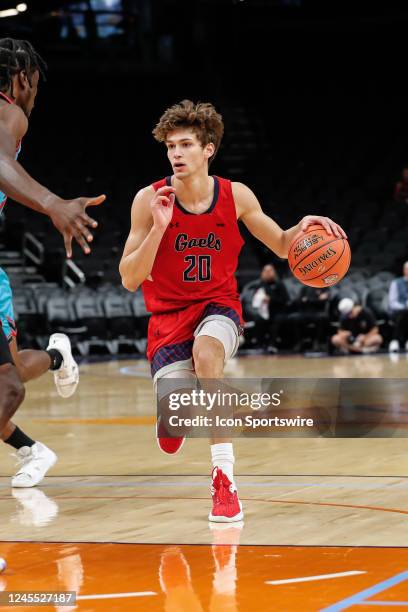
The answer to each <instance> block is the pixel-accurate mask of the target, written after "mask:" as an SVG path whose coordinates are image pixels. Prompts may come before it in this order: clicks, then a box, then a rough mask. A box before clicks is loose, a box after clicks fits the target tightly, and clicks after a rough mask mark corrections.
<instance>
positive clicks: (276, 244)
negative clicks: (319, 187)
mask: <svg viewBox="0 0 408 612" xmlns="http://www.w3.org/2000/svg"><path fill="white" fill-rule="evenodd" d="M232 193H233V196H234V200H235V206H236V209H237V217H238V219H240V220H241V221H242V222H243V223H244V224H245V225H246V227H247V228H248V230H249V231H250V232H251V234H252V235H253V236H255V238H258V240H260V241H261V242H263V244H264V245H265V246H267V247H268V248H269V249H270V250H271V251H273V252H274V253H276V255H278V257H282V258H287V256H288V251H289V246H290V244H291V242H292V241H293V239H294V237H295V236H296V234H298V233H299V232H300V231H305V230H306V229H307V228H308V227H309V226H310V225H313V224H315V223H318V224H320V225H322V226H323V227H324V228H325V229H326V231H327V232H328V233H329V234H334V235H335V236H336V237H338V238H340V237H344V238H347V236H346V234H345V233H344V231H343V230H342V228H341V227H340V226H339V225H337V223H335V222H334V221H332V220H331V219H329V218H328V217H320V216H317V215H308V216H307V217H303V219H302V220H301V221H300V222H299V223H298V224H297V225H295V226H294V227H291V228H290V229H287V230H283V229H282V228H281V227H279V225H278V224H277V223H276V222H275V221H274V220H273V219H271V217H268V215H266V214H265V213H264V212H263V210H262V208H261V205H260V204H259V202H258V199H257V198H256V196H255V194H254V193H253V192H252V191H251V190H250V189H249V188H248V187H247V186H246V185H243V184H242V183H232Z"/></svg>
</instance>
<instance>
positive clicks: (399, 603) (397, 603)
mask: <svg viewBox="0 0 408 612" xmlns="http://www.w3.org/2000/svg"><path fill="white" fill-rule="evenodd" d="M364 605H365V606H406V607H407V608H408V601H365V602H364Z"/></svg>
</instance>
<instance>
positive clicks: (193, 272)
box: [183, 255, 211, 283]
mask: <svg viewBox="0 0 408 612" xmlns="http://www.w3.org/2000/svg"><path fill="white" fill-rule="evenodd" d="M184 261H185V262H186V263H188V267H187V268H186V269H185V270H184V272H183V280H184V281H186V282H188V283H192V282H195V281H197V280H198V281H209V280H211V255H187V256H186V257H185V258H184Z"/></svg>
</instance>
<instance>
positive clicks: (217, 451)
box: [211, 442, 235, 487]
mask: <svg viewBox="0 0 408 612" xmlns="http://www.w3.org/2000/svg"><path fill="white" fill-rule="evenodd" d="M211 459H212V464H213V467H219V468H220V469H221V470H222V471H223V472H224V474H225V475H226V476H228V478H229V479H230V481H231V482H232V484H233V485H234V487H235V481H234V461H235V458H234V451H233V449H232V443H231V442H224V443H223V444H211Z"/></svg>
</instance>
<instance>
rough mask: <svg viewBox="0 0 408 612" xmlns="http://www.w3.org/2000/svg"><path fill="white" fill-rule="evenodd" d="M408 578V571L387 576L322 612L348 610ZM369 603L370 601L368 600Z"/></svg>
mask: <svg viewBox="0 0 408 612" xmlns="http://www.w3.org/2000/svg"><path fill="white" fill-rule="evenodd" d="M405 580H408V571H405V572H401V573H400V574H396V575H395V576H391V578H387V579H386V580H383V581H382V582H378V583H377V584H374V585H373V586H371V587H368V588H367V589H364V590H363V591H360V592H359V593H355V594H354V595H351V597H346V598H345V599H342V600H341V601H338V602H337V603H335V604H333V605H331V606H329V607H328V608H323V609H322V610H321V611H320V612H340V611H341V610H346V609H347V608H351V607H352V606H355V605H359V604H363V605H365V604H366V601H365V600H366V599H367V598H368V597H373V596H374V595H377V594H378V593H381V592H382V591H386V590H387V589H389V588H391V587H393V586H396V585H397V584H400V583H401V582H405ZM367 603H368V602H367Z"/></svg>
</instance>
